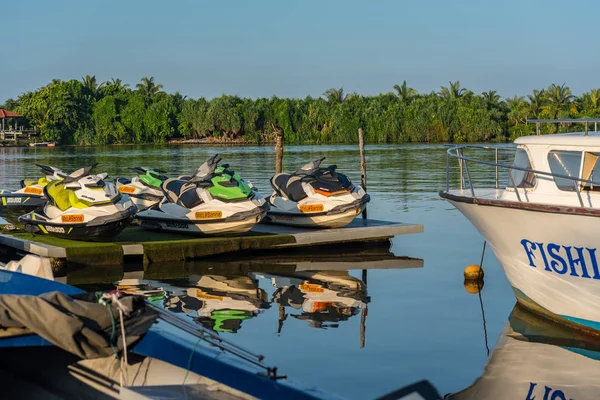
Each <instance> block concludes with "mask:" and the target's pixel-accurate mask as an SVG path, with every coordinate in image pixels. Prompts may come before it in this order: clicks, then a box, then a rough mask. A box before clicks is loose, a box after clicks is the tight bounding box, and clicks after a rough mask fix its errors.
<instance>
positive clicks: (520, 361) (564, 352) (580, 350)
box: [448, 307, 600, 400]
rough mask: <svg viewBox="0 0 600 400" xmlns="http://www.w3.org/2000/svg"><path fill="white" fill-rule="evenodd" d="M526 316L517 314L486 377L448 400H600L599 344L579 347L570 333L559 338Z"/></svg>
mask: <svg viewBox="0 0 600 400" xmlns="http://www.w3.org/2000/svg"><path fill="white" fill-rule="evenodd" d="M515 314H516V315H517V318H515ZM526 314H529V313H528V312H526V311H522V310H519V307H516V308H515V309H514V310H513V314H512V315H511V318H510V321H509V323H507V325H506V327H505V328H504V330H503V332H502V334H501V336H500V338H499V340H498V343H497V344H496V347H495V348H494V350H493V352H492V354H491V356H490V358H489V360H488V361H487V363H486V366H485V368H484V372H483V374H482V376H481V377H479V378H478V379H477V380H476V381H475V382H474V383H473V384H472V385H471V386H469V387H468V388H466V389H464V390H462V391H460V392H458V393H455V394H453V395H451V396H449V397H448V398H449V399H456V400H460V399H534V398H535V399H547V400H550V399H597V398H600V368H598V367H599V366H600V361H599V360H600V352H599V351H598V350H600V346H598V343H595V344H594V343H586V342H582V341H579V342H578V343H577V341H576V340H575V339H574V338H573V335H572V331H568V330H566V329H564V332H562V333H561V332H558V333H559V335H558V337H556V336H555V332H554V331H553V330H554V329H555V327H556V326H555V325H553V324H548V323H547V322H545V321H543V320H540V319H539V318H536V317H534V316H533V315H531V316H527V315H526ZM520 317H524V320H519V318H520ZM515 319H516V320H515ZM520 328H523V329H520ZM522 330H523V331H522ZM528 330H529V331H531V332H527V331H528ZM596 341H597V339H596Z"/></svg>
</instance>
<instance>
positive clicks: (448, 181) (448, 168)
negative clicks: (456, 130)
mask: <svg viewBox="0 0 600 400" xmlns="http://www.w3.org/2000/svg"><path fill="white" fill-rule="evenodd" d="M448 191H450V154H448V152H446V192H448Z"/></svg>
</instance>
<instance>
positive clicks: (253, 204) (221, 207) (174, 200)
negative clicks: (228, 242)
mask: <svg viewBox="0 0 600 400" xmlns="http://www.w3.org/2000/svg"><path fill="white" fill-rule="evenodd" d="M220 161H221V158H219V155H218V154H217V155H215V156H213V157H211V158H209V159H208V160H207V161H206V162H205V163H204V164H202V165H201V166H200V168H198V170H197V171H196V173H195V174H194V175H192V176H189V177H188V176H181V177H179V178H170V179H167V180H166V181H164V182H163V183H162V185H161V189H162V191H163V193H164V194H165V198H164V199H163V200H162V201H161V202H160V203H158V204H156V205H154V206H152V207H150V208H148V209H146V210H144V211H141V212H139V213H138V214H137V215H136V219H137V220H138V221H139V222H140V226H141V227H142V228H146V229H151V230H164V231H172V232H180V233H189V234H200V235H229V234H238V233H243V232H247V231H249V230H250V229H252V227H253V226H254V225H256V224H257V223H258V222H260V220H261V219H262V218H263V217H264V216H265V214H266V213H267V210H268V203H267V202H266V201H265V198H264V197H262V196H261V195H260V194H259V193H258V192H257V191H255V190H254V189H253V186H252V184H251V183H250V182H246V181H245V180H243V179H242V178H241V177H240V176H239V175H238V173H237V172H235V171H233V170H231V169H229V165H228V164H223V165H221V166H219V162H220Z"/></svg>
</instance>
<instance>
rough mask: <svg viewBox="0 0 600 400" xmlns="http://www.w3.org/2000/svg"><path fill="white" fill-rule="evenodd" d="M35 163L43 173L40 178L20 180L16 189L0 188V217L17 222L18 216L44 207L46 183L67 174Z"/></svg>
mask: <svg viewBox="0 0 600 400" xmlns="http://www.w3.org/2000/svg"><path fill="white" fill-rule="evenodd" d="M35 165H37V166H38V167H40V168H41V172H42V174H43V176H42V177H41V178H38V179H23V180H21V188H20V189H18V190H14V191H10V190H2V189H0V217H2V218H4V219H6V220H7V221H8V222H10V223H13V224H14V223H17V220H18V218H19V216H21V215H23V214H26V213H28V212H30V211H34V210H37V209H41V208H42V207H44V205H45V204H46V202H47V201H48V199H47V198H46V196H44V188H45V187H46V185H48V183H49V182H51V181H55V180H61V179H63V178H64V177H66V176H67V174H66V173H64V172H63V171H61V170H60V169H58V168H55V167H52V166H49V165H40V164H35Z"/></svg>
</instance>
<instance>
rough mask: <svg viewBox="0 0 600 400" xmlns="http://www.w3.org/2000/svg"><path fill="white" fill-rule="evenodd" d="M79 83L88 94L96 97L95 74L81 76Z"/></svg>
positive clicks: (96, 84) (96, 83)
mask: <svg viewBox="0 0 600 400" xmlns="http://www.w3.org/2000/svg"><path fill="white" fill-rule="evenodd" d="M81 83H82V84H83V87H84V89H85V90H86V91H87V92H88V94H89V95H90V96H92V97H94V98H96V97H98V89H99V86H98V82H97V81H96V75H93V76H89V75H86V76H85V77H83V78H81Z"/></svg>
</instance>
